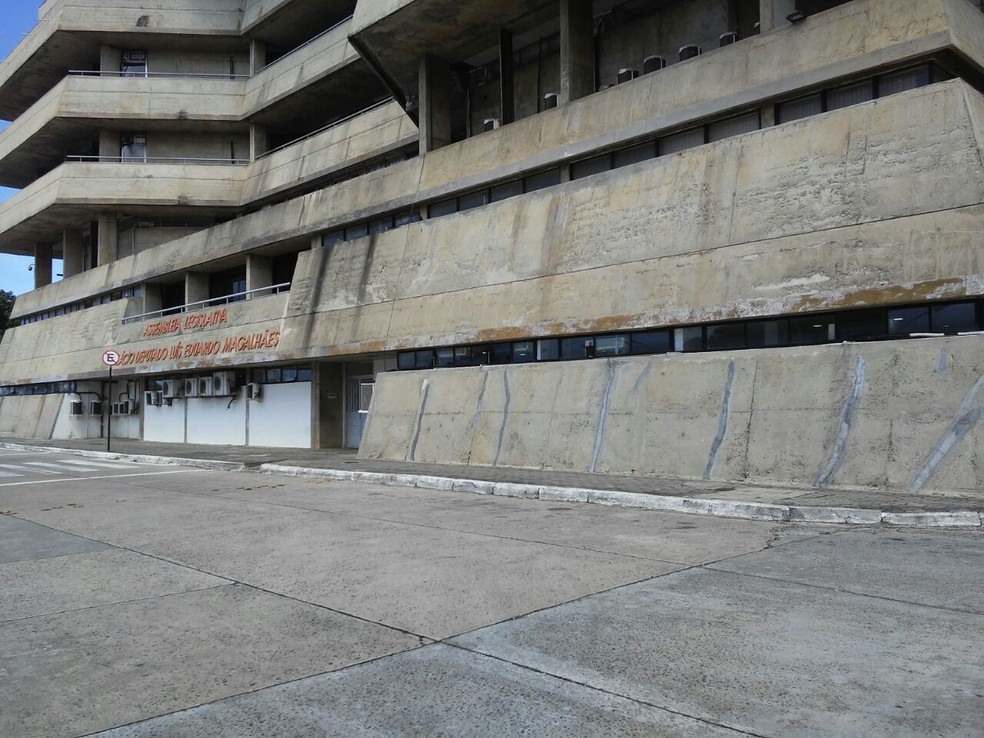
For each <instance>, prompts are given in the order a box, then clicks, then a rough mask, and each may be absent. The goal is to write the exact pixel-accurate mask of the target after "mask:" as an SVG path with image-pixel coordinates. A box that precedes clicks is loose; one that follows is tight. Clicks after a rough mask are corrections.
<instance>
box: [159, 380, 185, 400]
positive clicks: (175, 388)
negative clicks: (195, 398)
mask: <svg viewBox="0 0 984 738" xmlns="http://www.w3.org/2000/svg"><path fill="white" fill-rule="evenodd" d="M183 390H184V385H183V384H182V383H181V380H180V379H165V380H164V381H163V382H162V383H161V396H162V397H163V398H164V399H165V400H173V399H175V398H177V397H181V396H182V391H183Z"/></svg>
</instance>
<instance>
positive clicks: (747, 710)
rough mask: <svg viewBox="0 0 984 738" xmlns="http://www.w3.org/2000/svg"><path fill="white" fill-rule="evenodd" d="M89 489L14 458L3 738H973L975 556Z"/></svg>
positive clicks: (842, 536) (979, 657) (421, 510)
mask: <svg viewBox="0 0 984 738" xmlns="http://www.w3.org/2000/svg"><path fill="white" fill-rule="evenodd" d="M83 461H88V460H87V459H80V458H79V457H73V456H68V455H65V454H58V453H31V452H0V473H2V476H0V512H2V513H3V515H0V735H2V736H5V737H10V738H22V737H23V738H28V737H32V736H45V737H46V738H47V737H50V736H82V735H92V734H97V735H104V736H114V737H121V736H195V737H198V736H230V737H231V736H236V737H237V738H239V737H246V736H313V735H319V736H321V735H330V736H363V735H366V736H423V735H442V736H511V735H531V736H580V735H583V736H599V735H640V736H656V735H658V736H676V735H680V736H716V735H722V736H726V735H760V736H818V735H865V736H877V735H883V736H906V735H911V736H929V735H941V736H980V735H982V734H984V731H982V727H981V726H984V649H982V648H981V644H982V643H984V567H982V566H981V562H982V561H984V536H982V535H981V534H980V533H979V532H968V531H963V532H958V531H933V532H929V531H920V530H905V531H901V530H891V529H884V528H882V529H878V530H873V529H872V530H869V529H864V528H850V529H848V528H838V527H832V526H813V527H809V526H802V525H801V526H794V525H783V524H774V523H762V522H752V521H741V520H727V519H717V518H708V517H702V516H685V515H676V514H667V513H654V512H645V511H639V510H626V509H615V508H604V507H600V506H593V505H578V504H564V503H547V502H539V501H528V500H520V499H511V498H493V497H480V496H475V495H467V494H457V493H451V492H436V491H427V490H414V489H405V488H390V487H376V486H371V485H365V484H350V483H342V482H329V481H323V480H303V479H293V478H285V477H284V478H282V477H277V476H270V475H261V474H256V473H232V472H218V471H202V470H193V469H182V468H179V467H162V466H156V467H155V466H142V465H137V464H129V463H125V462H102V461H100V462H99V464H98V465H95V462H92V465H89V466H87V465H85V464H82V463H81V462H83ZM104 465H105V466H104ZM100 731H107V732H100Z"/></svg>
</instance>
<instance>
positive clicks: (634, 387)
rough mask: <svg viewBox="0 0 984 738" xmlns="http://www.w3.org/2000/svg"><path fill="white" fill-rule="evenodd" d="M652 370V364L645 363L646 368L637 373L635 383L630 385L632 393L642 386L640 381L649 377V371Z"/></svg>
mask: <svg viewBox="0 0 984 738" xmlns="http://www.w3.org/2000/svg"><path fill="white" fill-rule="evenodd" d="M652 370H653V365H652V364H651V363H650V364H646V368H645V369H643V370H642V371H641V372H640V373H639V378H638V379H636V381H635V384H633V385H632V392H633V393H635V392H638V391H639V388H640V387H642V383H643V382H645V381H646V380H647V379H648V378H649V374H650V372H652Z"/></svg>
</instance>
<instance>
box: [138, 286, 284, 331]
mask: <svg viewBox="0 0 984 738" xmlns="http://www.w3.org/2000/svg"><path fill="white" fill-rule="evenodd" d="M289 291H290V282H283V283H281V284H275V285H271V286H270V287H257V288H256V289H252V290H246V291H245V292H236V293H234V294H231V295H223V296H222V297H212V298H209V299H208V300H199V301H198V302H189V303H186V304H184V305H176V306H174V307H168V308H163V309H161V310H152V311H151V312H149V313H141V314H140V315H130V316H128V317H126V318H123V325H129V324H130V323H141V322H143V321H145V320H154V319H155V318H164V317H167V316H168V315H180V314H182V313H193V312H195V311H196V310H207V309H208V308H210V307H215V306H217V305H229V304H230V303H233V302H242V301H243V300H252V299H254V298H257V297H265V296H267V295H279V294H281V293H282V292H289Z"/></svg>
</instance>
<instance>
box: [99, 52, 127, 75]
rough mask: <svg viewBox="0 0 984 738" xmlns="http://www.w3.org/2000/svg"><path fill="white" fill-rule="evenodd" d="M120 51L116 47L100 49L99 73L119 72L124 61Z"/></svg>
mask: <svg viewBox="0 0 984 738" xmlns="http://www.w3.org/2000/svg"><path fill="white" fill-rule="evenodd" d="M120 53H121V52H120V50H119V49H118V48H116V47H115V46H100V47H99V71H101V72H119V71H120V66H122V62H123V59H122V57H121V56H120Z"/></svg>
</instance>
